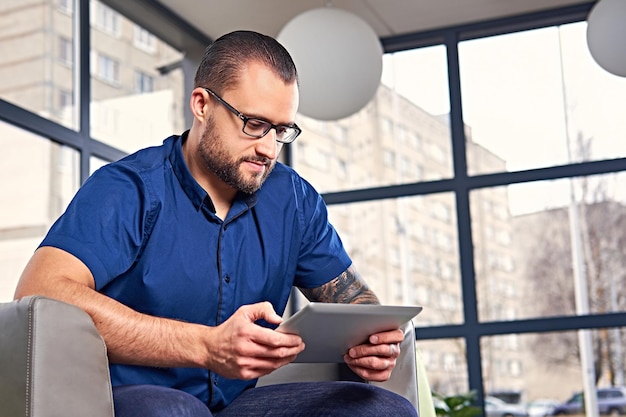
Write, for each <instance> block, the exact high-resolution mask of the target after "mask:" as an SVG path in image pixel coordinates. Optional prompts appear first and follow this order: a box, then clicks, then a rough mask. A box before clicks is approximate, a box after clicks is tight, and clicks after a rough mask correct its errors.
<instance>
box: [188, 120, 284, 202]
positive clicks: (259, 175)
mask: <svg viewBox="0 0 626 417" xmlns="http://www.w3.org/2000/svg"><path fill="white" fill-rule="evenodd" d="M215 125H216V123H215V117H214V116H213V115H211V116H210V117H209V120H208V121H207V124H206V129H205V130H204V132H203V133H202V137H201V138H200V147H199V152H200V156H201V157H202V160H203V161H204V163H205V164H206V167H207V168H208V169H209V170H211V171H212V172H214V173H215V175H217V177H218V178H219V179H220V180H222V181H223V182H225V183H226V184H228V185H230V186H231V187H233V188H234V189H236V190H239V191H242V192H244V193H247V194H252V193H254V192H255V191H257V190H258V189H259V188H261V185H263V182H264V181H265V179H266V178H267V176H268V175H269V174H270V172H272V169H273V168H274V165H276V159H270V158H267V157H264V156H261V155H254V154H252V153H251V154H249V155H244V156H239V157H237V156H234V155H232V152H231V151H230V150H229V147H228V146H227V141H228V140H229V138H224V137H222V135H220V133H219V132H218V130H217V129H216V126H215ZM251 139H252V138H251ZM232 140H237V139H232ZM246 164H254V165H256V166H258V169H257V170H253V171H251V172H247V171H246V170H245V169H244V165H246Z"/></svg>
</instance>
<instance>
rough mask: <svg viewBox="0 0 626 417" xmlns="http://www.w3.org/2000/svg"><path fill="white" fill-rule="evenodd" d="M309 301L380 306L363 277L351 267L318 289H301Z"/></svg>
mask: <svg viewBox="0 0 626 417" xmlns="http://www.w3.org/2000/svg"><path fill="white" fill-rule="evenodd" d="M300 291H302V294H304V295H305V297H306V298H307V299H308V300H309V301H317V302H322V303H350V304H380V302H379V301H378V297H376V295H375V294H374V293H373V292H372V290H370V289H369V288H368V286H367V284H366V283H365V281H363V279H362V278H361V275H359V273H358V272H357V271H356V269H354V267H352V266H350V267H349V268H348V269H346V270H345V271H344V272H342V273H341V275H339V276H338V277H336V278H334V279H332V280H331V281H330V282H327V283H326V284H324V285H322V286H320V287H317V288H300Z"/></svg>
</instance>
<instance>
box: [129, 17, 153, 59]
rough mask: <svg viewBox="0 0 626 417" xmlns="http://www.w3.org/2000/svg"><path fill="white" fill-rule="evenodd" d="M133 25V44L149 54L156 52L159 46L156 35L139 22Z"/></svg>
mask: <svg viewBox="0 0 626 417" xmlns="http://www.w3.org/2000/svg"><path fill="white" fill-rule="evenodd" d="M133 27H134V29H133V45H135V47H136V48H138V49H141V50H142V51H144V52H147V53H149V54H153V53H155V52H156V47H157V39H156V36H154V35H153V34H152V33H150V32H148V31H147V30H146V29H144V28H142V27H141V26H139V25H137V24H135V25H134V26H133Z"/></svg>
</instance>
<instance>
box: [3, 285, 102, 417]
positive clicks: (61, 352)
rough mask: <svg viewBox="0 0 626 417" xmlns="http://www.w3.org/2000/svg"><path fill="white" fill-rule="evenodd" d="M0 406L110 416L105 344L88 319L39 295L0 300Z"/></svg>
mask: <svg viewBox="0 0 626 417" xmlns="http://www.w3.org/2000/svg"><path fill="white" fill-rule="evenodd" d="M0 329H2V337H0V410H2V415H7V416H29V417H54V416H64V417H85V416H89V417H114V412H113V398H112V394H111V380H110V374H109V362H108V358H107V354H106V347H105V344H104V341H103V340H102V337H101V336H100V334H99V333H98V331H97V329H96V327H95V325H94V323H93V321H92V320H91V317H90V316H89V315H88V314H87V313H85V312H84V311H83V310H81V309H80V308H78V307H75V306H73V305H69V304H66V303H62V302H60V301H57V300H52V299H50V298H45V297H41V296H30V297H24V298H22V299H21V300H18V301H13V302H10V303H3V304H0Z"/></svg>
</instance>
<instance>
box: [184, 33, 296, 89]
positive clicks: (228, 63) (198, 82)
mask: <svg viewBox="0 0 626 417" xmlns="http://www.w3.org/2000/svg"><path fill="white" fill-rule="evenodd" d="M250 62H259V63H262V64H265V65H266V66H267V67H268V68H269V69H271V70H272V71H274V73H275V74H276V75H277V76H278V77H280V79H281V80H283V81H284V82H285V83H292V82H296V83H297V82H298V73H297V71H296V66H295V64H294V63H293V60H292V59H291V55H289V52H287V50H286V49H285V47H284V46H282V45H281V44H280V43H279V42H278V41H277V40H276V39H274V38H272V37H269V36H266V35H262V34H260V33H257V32H252V31H245V30H239V31H235V32H231V33H228V34H226V35H223V36H221V37H219V38H218V39H216V40H215V41H214V42H213V43H212V44H211V45H209V46H208V47H207V48H206V49H205V51H204V56H203V57H202V62H200V66H199V67H198V71H197V72H196V77H195V79H194V84H195V85H194V87H208V88H211V89H214V90H215V91H216V92H217V93H218V94H222V93H223V92H224V91H225V90H228V89H231V88H234V87H235V86H236V85H237V83H238V81H239V76H240V74H241V71H242V70H243V68H244V67H245V66H246V64H248V63H250Z"/></svg>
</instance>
